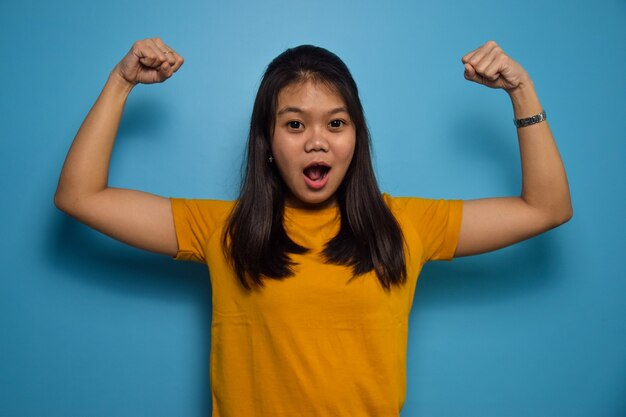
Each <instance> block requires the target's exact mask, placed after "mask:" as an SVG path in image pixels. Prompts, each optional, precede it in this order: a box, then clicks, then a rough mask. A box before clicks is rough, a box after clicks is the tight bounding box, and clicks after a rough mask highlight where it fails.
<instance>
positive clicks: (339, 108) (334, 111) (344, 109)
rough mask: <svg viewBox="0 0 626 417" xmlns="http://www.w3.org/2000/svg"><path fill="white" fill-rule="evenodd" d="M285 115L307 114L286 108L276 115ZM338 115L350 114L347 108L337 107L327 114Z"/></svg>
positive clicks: (297, 108) (299, 110)
mask: <svg viewBox="0 0 626 417" xmlns="http://www.w3.org/2000/svg"><path fill="white" fill-rule="evenodd" d="M285 113H306V112H305V111H304V110H302V109H301V108H299V107H284V108H282V109H280V110H279V111H278V113H276V115H277V116H280V115H282V114H285ZM337 113H348V109H346V108H345V107H337V108H334V109H332V110H329V111H327V112H326V114H329V115H330V114H337Z"/></svg>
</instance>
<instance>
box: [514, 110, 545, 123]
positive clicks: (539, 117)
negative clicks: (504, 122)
mask: <svg viewBox="0 0 626 417" xmlns="http://www.w3.org/2000/svg"><path fill="white" fill-rule="evenodd" d="M544 120H546V111H545V110H543V111H542V112H541V113H539V114H535V115H534V116H531V117H527V118H525V119H513V123H515V126H516V127H526V126H530V125H534V124H536V123H540V122H543V121H544Z"/></svg>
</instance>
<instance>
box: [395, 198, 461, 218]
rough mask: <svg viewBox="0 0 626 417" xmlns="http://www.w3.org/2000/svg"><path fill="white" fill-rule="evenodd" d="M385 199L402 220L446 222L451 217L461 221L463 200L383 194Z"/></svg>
mask: <svg viewBox="0 0 626 417" xmlns="http://www.w3.org/2000/svg"><path fill="white" fill-rule="evenodd" d="M383 200H384V201H385V204H386V205H387V207H389V210H390V211H391V213H392V214H393V215H394V216H395V217H396V219H397V220H398V221H400V222H402V221H403V220H408V221H410V222H411V223H413V224H424V223H433V222H445V221H448V220H450V219H451V218H452V219H453V220H454V221H456V220H457V218H458V220H459V221H460V218H461V213H462V207H463V201H462V200H449V199H434V198H422V197H392V196H390V195H389V194H387V193H384V194H383Z"/></svg>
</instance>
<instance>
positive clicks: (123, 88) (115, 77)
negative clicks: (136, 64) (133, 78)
mask: <svg viewBox="0 0 626 417" xmlns="http://www.w3.org/2000/svg"><path fill="white" fill-rule="evenodd" d="M107 84H111V85H112V86H113V87H114V88H115V89H116V90H119V91H120V92H122V93H125V94H129V93H130V92H131V91H132V89H133V88H134V87H135V85H136V84H133V83H131V82H130V81H128V80H127V79H126V78H124V77H123V76H122V75H121V74H120V73H119V71H118V69H117V67H115V69H113V71H111V74H109V79H108V82H107Z"/></svg>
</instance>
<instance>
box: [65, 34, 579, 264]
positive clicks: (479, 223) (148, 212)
mask: <svg viewBox="0 0 626 417" xmlns="http://www.w3.org/2000/svg"><path fill="white" fill-rule="evenodd" d="M462 63H463V65H464V67H465V78H466V79H467V80H469V81H472V82H476V83H479V84H482V85H485V86H487V87H490V88H497V89H503V90H505V91H506V93H507V94H508V95H509V97H510V98H511V103H512V105H513V110H514V114H515V117H516V118H524V117H529V116H532V115H535V114H537V113H539V112H541V110H542V107H541V104H540V103H539V99H538V97H537V93H536V91H535V88H534V85H533V82H532V81H531V79H530V77H529V76H528V74H527V73H526V71H525V70H524V69H523V68H522V67H521V66H520V65H519V64H518V63H517V62H515V61H514V60H512V59H511V58H510V57H508V56H507V55H506V54H505V53H504V51H503V50H502V49H501V48H500V47H499V46H498V45H497V44H496V43H495V42H493V41H489V42H487V43H485V44H484V45H482V46H481V47H479V48H477V49H476V50H474V51H472V52H470V53H468V54H467V55H465V56H464V57H463V58H462ZM182 64H183V58H182V57H181V56H180V55H178V54H177V53H176V51H174V50H173V49H172V48H171V47H169V46H168V45H166V44H165V43H164V42H163V41H162V40H161V39H158V38H154V39H145V40H142V41H138V42H135V44H133V47H132V48H131V50H130V51H129V52H128V54H126V56H125V57H124V58H123V59H122V60H121V61H120V63H119V64H118V65H117V66H116V67H115V68H114V69H113V71H112V72H111V74H110V76H109V79H108V80H107V82H106V84H105V86H104V88H103V90H102V92H101V94H100V96H99V97H98V99H97V100H96V103H95V104H94V106H93V107H92V109H91V110H90V112H89V114H88V115H87V117H86V118H85V120H84V122H83V124H82V125H81V127H80V129H79V131H78V133H77V134H76V137H75V138H74V141H73V143H72V146H71V147H70V150H69V152H68V155H67V157H66V160H65V163H64V165H63V169H62V171H61V175H60V178H59V184H58V187H57V191H56V194H55V197H54V202H55V205H56V206H57V207H58V208H59V209H60V210H62V211H64V212H66V213H68V214H69V215H71V216H73V217H75V218H76V219H78V220H79V221H81V222H83V223H85V224H87V225H88V226H90V227H92V228H94V229H96V230H99V231H101V232H102V233H105V234H107V235H109V236H111V237H113V238H115V239H118V240H120V241H122V242H125V243H127V244H129V245H132V246H135V247H138V248H141V249H145V250H149V251H152V252H157V253H161V254H165V255H169V256H173V255H175V254H176V252H177V249H178V244H177V241H176V234H175V230H174V222H173V218H172V212H171V206H170V201H169V199H167V198H164V197H160V196H157V195H154V194H149V193H144V192H141V191H135V190H128V189H120V188H112V187H109V186H108V172H109V162H110V159H111V152H112V150H113V146H114V143H115V136H116V133H117V129H118V126H119V122H120V119H121V116H122V111H123V109H124V105H125V103H126V99H127V97H128V95H129V94H130V92H131V91H132V89H133V87H134V86H135V85H136V84H138V83H143V84H153V83H159V82H163V81H165V80H167V79H168V78H169V77H171V76H172V75H173V74H174V73H175V72H176V71H178V69H179V68H180V67H181V65H182ZM291 87H294V88H291ZM281 100H282V101H281ZM281 105H282V107H281ZM342 105H345V104H343V101H342V100H341V99H340V98H339V97H338V96H337V95H336V94H334V93H333V92H332V91H328V90H324V87H323V86H319V85H314V84H309V85H307V84H305V85H300V86H290V87H287V88H285V89H284V90H283V91H281V92H280V94H279V106H278V109H279V110H278V111H279V112H280V110H281V109H283V108H284V107H292V106H293V107H295V108H298V109H300V110H301V111H300V112H297V111H296V112H293V111H288V112H284V113H283V114H278V115H277V123H276V126H275V128H276V132H275V135H274V138H273V141H272V150H273V152H274V158H275V160H276V162H275V163H276V165H277V167H278V169H279V171H280V172H281V175H282V177H283V179H284V180H285V183H286V184H287V185H288V187H289V189H290V190H291V196H290V198H289V199H288V204H291V205H305V206H308V207H315V208H322V207H326V206H328V205H331V204H333V203H334V192H335V190H336V189H337V187H338V184H339V183H340V182H341V179H342V178H343V175H344V174H345V172H346V169H347V166H348V165H349V163H350V160H351V158H352V152H353V150H354V131H353V128H352V127H351V125H350V123H349V119H347V120H345V121H346V122H347V123H346V124H345V125H343V126H342V127H341V128H338V126H339V125H340V124H339V125H338V124H337V123H334V122H333V121H334V120H344V119H346V118H347V114H345V113H341V112H337V113H334V114H332V115H329V114H328V111H329V110H333V109H337V108H340V107H342ZM283 116H284V117H283ZM294 116H297V117H294ZM299 118H302V120H300V119H299ZM289 121H299V122H301V123H302V126H300V125H298V124H293V125H288V124H287V122H289ZM335 129H338V130H335ZM517 133H518V139H519V146H520V156H521V161H522V190H521V194H520V195H519V196H513V197H500V198H486V199H480V200H468V201H465V202H464V206H463V220H462V225H461V234H460V238H459V244H458V247H457V250H456V254H455V256H467V255H472V254H477V253H482V252H487V251H491V250H495V249H498V248H502V247H505V246H508V245H511V244H513V243H515V242H519V241H521V240H524V239H527V238H529V237H531V236H534V235H536V234H539V233H541V232H544V231H546V230H548V229H551V228H553V227H556V226H558V225H559V224H562V223H564V222H566V221H567V220H569V218H570V217H571V216H572V206H571V201H570V195H569V187H568V184H567V177H566V175H565V169H564V167H563V164H562V162H561V158H560V156H559V152H558V150H557V147H556V144H555V142H554V138H553V137H552V133H551V131H550V128H549V125H548V123H547V122H542V123H539V124H536V125H532V126H528V127H524V128H520V129H517ZM316 158H317V159H319V160H323V161H324V162H327V163H329V164H330V165H331V166H332V169H331V171H330V173H329V175H330V177H329V179H328V182H327V183H326V184H325V185H324V187H322V188H321V189H319V190H311V189H309V188H307V187H306V184H304V183H303V182H302V170H303V169H304V167H305V166H306V165H307V164H308V163H310V162H314V161H315V160H316Z"/></svg>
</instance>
